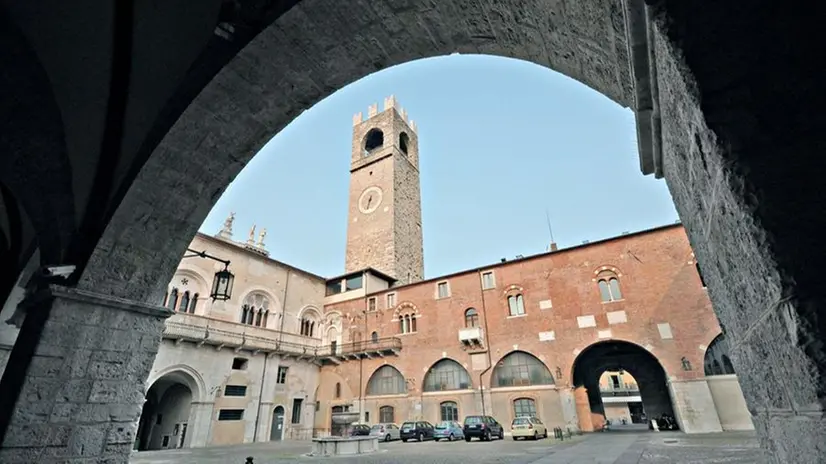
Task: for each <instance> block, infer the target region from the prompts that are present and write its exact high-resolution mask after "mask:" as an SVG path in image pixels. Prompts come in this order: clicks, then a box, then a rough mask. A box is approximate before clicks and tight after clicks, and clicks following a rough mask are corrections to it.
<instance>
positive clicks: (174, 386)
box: [135, 370, 199, 451]
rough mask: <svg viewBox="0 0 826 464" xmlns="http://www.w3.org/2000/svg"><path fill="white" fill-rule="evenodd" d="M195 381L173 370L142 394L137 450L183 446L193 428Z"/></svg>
mask: <svg viewBox="0 0 826 464" xmlns="http://www.w3.org/2000/svg"><path fill="white" fill-rule="evenodd" d="M198 395H199V391H198V387H197V381H196V380H195V379H193V378H192V377H190V376H189V374H187V373H185V372H183V371H180V370H176V371H171V372H169V373H168V374H165V375H162V376H161V377H159V378H158V379H157V380H156V381H155V382H153V383H152V385H151V386H150V387H149V390H148V391H147V393H146V399H145V403H144V406H143V409H142V411H141V416H140V419H139V421H138V430H137V432H136V437H137V439H136V440H135V449H136V450H138V451H148V450H160V449H175V448H185V447H189V446H190V442H191V435H190V434H192V432H193V430H192V429H191V428H190V427H191V426H192V425H194V424H193V421H192V420H191V417H193V415H194V414H193V413H194V411H193V407H192V406H193V404H192V403H193V401H197V400H198Z"/></svg>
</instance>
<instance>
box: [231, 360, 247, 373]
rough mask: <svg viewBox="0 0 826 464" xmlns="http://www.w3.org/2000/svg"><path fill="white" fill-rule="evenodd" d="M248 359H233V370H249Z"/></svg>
mask: <svg viewBox="0 0 826 464" xmlns="http://www.w3.org/2000/svg"><path fill="white" fill-rule="evenodd" d="M248 361H249V360H248V359H247V358H233V360H232V369H233V370H236V371H244V370H246V369H247V362H248Z"/></svg>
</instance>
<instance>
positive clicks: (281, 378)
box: [275, 366, 288, 384]
mask: <svg viewBox="0 0 826 464" xmlns="http://www.w3.org/2000/svg"><path fill="white" fill-rule="evenodd" d="M287 369H288V368H287V366H278V375H277V376H276V377H275V383H280V384H285V383H287Z"/></svg>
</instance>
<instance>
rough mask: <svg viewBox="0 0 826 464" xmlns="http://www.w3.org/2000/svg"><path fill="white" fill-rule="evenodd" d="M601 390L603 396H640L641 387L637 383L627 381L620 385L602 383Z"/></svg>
mask: <svg viewBox="0 0 826 464" xmlns="http://www.w3.org/2000/svg"><path fill="white" fill-rule="evenodd" d="M599 392H600V394H601V395H602V396H639V394H640V388H639V387H638V386H637V384H636V383H625V384H622V385H619V386H614V385H600V387H599Z"/></svg>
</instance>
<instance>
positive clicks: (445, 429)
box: [433, 421, 465, 441]
mask: <svg viewBox="0 0 826 464" xmlns="http://www.w3.org/2000/svg"><path fill="white" fill-rule="evenodd" d="M442 438H446V439H447V441H453V440H461V439H462V438H465V433H464V432H463V431H462V426H461V425H459V423H458V422H454V421H442V422H439V423H438V424H436V428H435V431H434V432H433V439H434V440H436V441H439V440H441V439H442Z"/></svg>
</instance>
